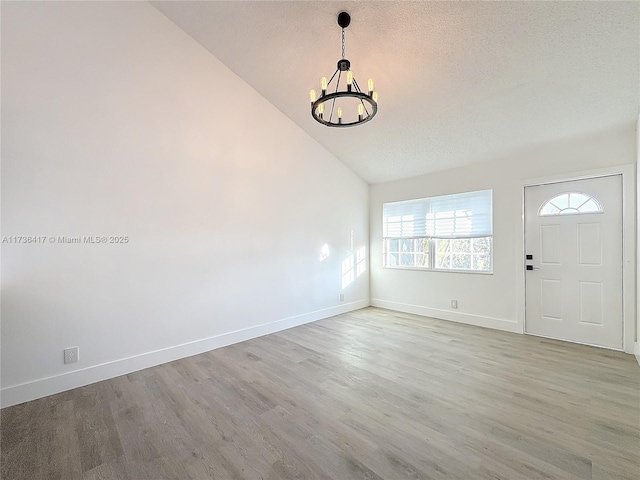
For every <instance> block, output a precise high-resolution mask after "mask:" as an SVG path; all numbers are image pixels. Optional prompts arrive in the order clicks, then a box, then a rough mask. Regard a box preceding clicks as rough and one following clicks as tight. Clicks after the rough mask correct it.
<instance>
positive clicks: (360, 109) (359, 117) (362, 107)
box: [358, 103, 364, 121]
mask: <svg viewBox="0 0 640 480" xmlns="http://www.w3.org/2000/svg"><path fill="white" fill-rule="evenodd" d="M362 115H364V105H362V104H361V103H360V104H358V121H362Z"/></svg>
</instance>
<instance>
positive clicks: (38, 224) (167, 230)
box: [1, 2, 369, 406]
mask: <svg viewBox="0 0 640 480" xmlns="http://www.w3.org/2000/svg"><path fill="white" fill-rule="evenodd" d="M2 126H3V131H2V181H3V184H2V235H3V236H18V235H42V236H45V238H46V240H45V242H44V243H43V244H31V245H25V244H18V245H15V244H6V243H5V244H3V245H2V379H1V380H2V404H3V405H5V406H6V405H10V404H14V403H18V402H22V401H25V400H29V399H32V398H36V397H38V396H42V395H46V394H50V393H53V392H56V391H61V390H64V389H68V388H73V387H76V386H79V385H82V384H86V383H90V382H93V381H96V380H100V379H103V378H108V377H110V376H114V375H119V374H122V373H125V372H128V371H132V370H136V369H139V368H144V367H146V366H149V365H153V364H157V363H162V362H164V361H167V360H171V359H174V358H179V357H182V356H185V355H190V354H194V353H198V352H201V351H206V350H209V349H211V348H214V347H217V346H220V345H224V344H228V343H231V342H235V341H239V340H242V339H244V338H249V337H252V336H255V335H259V334H264V333H267V332H270V331H275V330H278V329H282V328H286V327H288V326H292V325H296V324H299V323H303V322H307V321H311V320H315V319H318V318H323V317H327V316H330V315H333V314H336V313H339V312H341V311H346V310H350V309H355V308H359V307H362V306H365V305H368V303H369V302H368V298H369V286H368V275H362V276H360V277H358V278H356V280H355V281H354V282H353V283H352V284H351V285H349V286H348V287H346V288H345V289H344V290H343V289H342V286H341V276H342V272H341V261H342V260H343V259H344V258H346V257H347V256H348V255H349V254H350V253H351V244H350V242H351V240H350V238H351V232H352V231H353V238H354V247H355V249H357V248H359V247H361V246H364V245H367V242H368V187H367V185H366V184H365V183H364V182H362V181H361V180H360V179H359V178H357V177H356V176H355V175H354V174H353V173H352V172H351V171H350V170H349V169H347V168H346V167H345V166H344V165H343V164H342V163H340V162H339V161H337V160H336V159H335V158H334V157H333V156H332V155H331V154H329V153H328V152H327V151H326V150H324V149H323V148H322V147H320V146H319V145H318V144H317V143H316V142H315V141H314V140H312V139H311V138H310V137H309V136H308V135H307V134H306V133H304V132H303V131H302V130H300V129H299V128H298V127H297V126H296V125H294V124H293V123H292V122H291V121H290V120H289V119H288V118H286V117H285V116H284V115H283V114H282V113H281V112H279V111H278V110H277V109H276V108H275V107H273V106H272V105H271V104H270V103H268V102H267V101H266V100H265V99H264V98H262V97H261V96H260V95H259V94H258V93H256V92H255V91H254V90H252V89H251V88H250V87H249V86H248V85H246V84H245V83H244V82H243V81H242V80H240V79H239V78H238V77H237V76H236V75H234V74H233V73H232V72H231V71H229V70H228V69H227V68H226V67H225V66H224V65H222V64H221V63H220V62H219V61H218V60H217V59H216V58H214V57H213V56H211V55H210V54H209V53H208V52H206V51H205V50H204V49H203V48H202V47H201V46H199V45H198V44H197V43H196V42H195V41H193V40H192V39H191V38H190V37H188V36H187V35H186V34H185V33H184V32H182V31H181V30H180V29H178V28H177V27H176V26H175V25H173V24H172V23H171V22H170V21H169V20H168V19H166V18H165V17H164V16H163V15H162V14H160V13H159V12H158V11H157V10H156V9H154V8H153V7H152V6H150V5H148V4H147V3H141V2H124V3H120V2H104V3H102V2H101V3H93V2H84V3H83V2H77V3H76V2H74V3H66V2H51V3H46V2H44V3H26V2H16V3H11V2H9V3H3V6H2ZM62 235H66V236H76V235H107V236H110V235H122V236H128V237H129V243H127V244H120V245H117V244H106V245H90V244H81V245H76V244H71V245H68V244H67V245H65V244H58V243H53V244H52V243H49V240H48V237H49V236H53V237H57V236H62ZM325 242H326V243H328V244H329V246H330V249H331V255H330V256H329V258H328V259H326V260H325V261H324V262H320V261H319V255H320V249H321V246H322V245H323V244H324V243H325ZM367 273H368V272H367ZM340 293H344V294H345V296H346V298H345V301H344V302H343V303H341V302H340V301H339V295H340ZM274 322H276V323H274ZM263 324H269V325H266V326H265V325H263ZM238 331H239V332H238ZM232 332H235V333H232ZM76 345H77V346H79V347H80V362H79V363H76V364H71V365H64V364H63V355H62V352H63V348H65V347H70V346H76Z"/></svg>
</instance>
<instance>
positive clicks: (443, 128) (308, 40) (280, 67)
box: [152, 1, 640, 183]
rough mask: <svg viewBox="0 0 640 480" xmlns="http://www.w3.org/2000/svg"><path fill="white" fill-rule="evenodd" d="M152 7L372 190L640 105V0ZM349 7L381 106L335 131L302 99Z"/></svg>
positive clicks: (352, 31)
mask: <svg viewBox="0 0 640 480" xmlns="http://www.w3.org/2000/svg"><path fill="white" fill-rule="evenodd" d="M152 4H153V5H154V6H155V7H156V8H157V9H158V10H160V11H161V12H162V13H164V14H165V15H166V16H167V17H168V18H169V19H170V20H172V21H173V22H174V23H175V24H176V25H178V26H179V27H180V28H182V29H183V30H184V31H185V32H187V33H188V34H189V35H191V36H192V37H193V38H194V39H195V40H196V41H198V42H199V43H201V44H202V45H203V46H204V47H205V48H206V49H207V50H209V51H210V52H211V53H212V54H213V55H215V56H216V57H217V58H218V59H220V60H221V61H222V62H223V63H224V64H226V65H227V66H228V67H229V68H230V69H231V70H233V71H234V72H235V73H236V74H238V75H239V76H240V77H241V78H243V79H244V80H245V81H246V82H247V83H248V84H249V85H251V86H252V87H253V88H255V89H256V90H257V91H258V92H260V93H261V94H262V95H263V96H264V97H265V98H267V99H268V100H269V101H270V102H271V103H273V104H274V105H275V106H276V107H277V108H278V109H280V110H281V111H282V112H283V113H284V114H285V115H287V116H288V117H289V118H291V120H293V121H294V122H295V123H296V124H298V125H299V126H300V127H301V128H302V129H303V130H305V131H306V132H307V133H308V134H309V135H311V136H312V137H313V138H315V139H316V140H317V141H318V142H319V143H321V144H322V145H323V146H324V147H325V148H327V149H328V150H329V151H331V152H332V153H333V154H334V155H335V156H336V157H337V158H338V159H340V160H341V161H342V162H344V163H345V164H346V165H348V166H349V167H350V168H351V169H353V170H354V171H355V172H356V173H357V174H358V175H360V176H361V177H362V178H363V179H364V180H365V181H367V182H369V183H378V182H383V181H388V180H394V179H398V178H404V177H410V176H415V175H420V174H424V173H429V172H433V171H436V170H443V169H448V168H452V167H457V166H461V165H466V164H470V163H473V162H479V161H483V160H488V159H492V158H496V157H498V156H502V155H507V154H509V153H512V152H515V151H517V150H519V149H522V148H524V147H527V146H530V145H534V144H537V143H542V142H548V141H553V140H558V139H561V138H566V137H571V136H577V135H583V134H588V133H591V132H595V131H599V130H603V129H607V128H612V127H616V126H619V125H622V124H629V123H631V122H633V121H634V119H635V118H637V114H638V109H639V108H640V79H639V71H640V3H638V2H620V3H617V2H615V3H614V2H575V3H573V2H531V3H530V2H404V1H403V2H364V1H362V2H358V1H355V2H354V1H346V2H324V1H315V2H294V1H291V2H244V1H234V2H191V1H176V2H171V1H162V2H152ZM341 10H346V11H348V12H349V13H350V14H351V17H352V21H351V25H350V26H349V27H348V28H347V29H346V57H347V58H348V59H349V60H351V68H352V70H353V71H354V73H355V76H356V79H359V83H360V85H366V80H367V78H368V77H373V78H374V79H375V81H376V90H377V91H378V92H379V95H380V98H379V102H378V103H379V109H378V115H377V116H376V118H375V119H373V120H372V121H371V122H369V123H367V124H365V125H361V126H357V127H352V128H344V129H336V128H327V127H324V126H322V125H320V124H318V123H317V122H315V121H314V120H313V119H312V118H311V115H310V113H309V97H308V92H309V89H310V88H315V89H317V90H318V89H319V78H320V77H321V76H322V75H327V76H330V75H331V74H332V73H333V71H334V70H335V68H336V67H335V64H336V61H337V60H338V59H339V58H340V28H339V27H338V26H337V24H336V16H337V14H338V12H340V11H341ZM212 88H214V86H212ZM265 120H266V121H268V119H265Z"/></svg>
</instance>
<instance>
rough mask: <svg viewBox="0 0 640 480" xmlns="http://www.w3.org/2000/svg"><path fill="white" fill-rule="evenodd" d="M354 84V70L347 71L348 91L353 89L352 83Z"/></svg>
mask: <svg viewBox="0 0 640 480" xmlns="http://www.w3.org/2000/svg"><path fill="white" fill-rule="evenodd" d="M352 84H353V72H352V71H351V70H349V71H348V72H347V92H350V91H351V85H352Z"/></svg>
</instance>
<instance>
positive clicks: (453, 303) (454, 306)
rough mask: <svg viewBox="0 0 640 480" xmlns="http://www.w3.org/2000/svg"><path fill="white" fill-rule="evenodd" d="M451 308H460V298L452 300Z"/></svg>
mask: <svg viewBox="0 0 640 480" xmlns="http://www.w3.org/2000/svg"><path fill="white" fill-rule="evenodd" d="M451 308H458V300H451Z"/></svg>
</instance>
